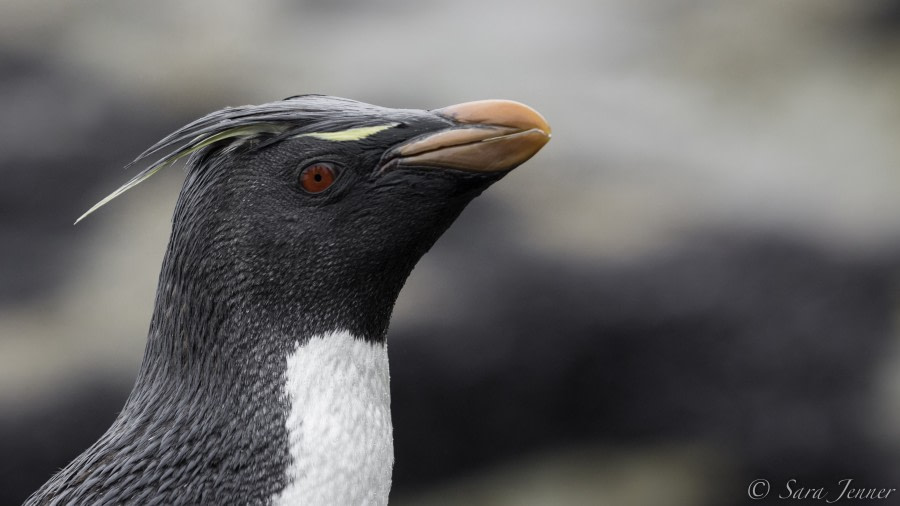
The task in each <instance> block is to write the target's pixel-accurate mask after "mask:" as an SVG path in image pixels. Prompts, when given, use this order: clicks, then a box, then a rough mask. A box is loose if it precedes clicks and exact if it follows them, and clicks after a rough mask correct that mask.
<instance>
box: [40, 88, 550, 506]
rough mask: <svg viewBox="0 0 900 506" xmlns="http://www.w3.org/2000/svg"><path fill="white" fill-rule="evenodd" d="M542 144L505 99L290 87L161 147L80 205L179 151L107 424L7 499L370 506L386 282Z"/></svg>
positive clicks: (404, 272)
mask: <svg viewBox="0 0 900 506" xmlns="http://www.w3.org/2000/svg"><path fill="white" fill-rule="evenodd" d="M550 136H551V131H550V127H549V125H548V124H547V122H546V121H545V120H544V118H543V117H542V116H541V115H540V114H539V113H537V112H536V111H535V110H533V109H531V108H530V107H528V106H525V105H523V104H520V103H517V102H513V101H506V100H485V101H478V102H468V103H463V104H459V105H454V106H450V107H445V108H441V109H435V110H415V109H391V108H385V107H379V106H374V105H370V104H366V103H362V102H357V101H354V100H349V99H344V98H338V97H330V96H322V95H301V96H296V97H290V98H288V99H285V100H281V101H277V102H271V103H266V104H262V105H255V106H241V107H230V108H226V109H223V110H220V111H216V112H213V113H210V114H208V115H206V116H204V117H202V118H200V119H198V120H196V121H194V122H192V123H189V124H187V125H185V126H184V127H182V128H180V129H179V130H177V131H175V132H174V133H172V134H170V135H168V136H166V137H165V138H163V139H162V140H160V141H159V142H158V143H157V144H155V145H154V146H152V147H151V148H150V149H148V150H147V151H146V152H144V153H142V154H141V155H140V156H139V157H138V158H137V160H136V162H139V161H143V160H146V159H148V158H149V157H151V156H154V157H155V156H161V158H159V159H158V160H157V161H156V162H154V163H151V164H149V165H148V166H147V168H145V169H144V170H142V171H140V172H139V173H138V174H137V175H136V176H135V177H134V178H133V179H131V180H130V181H129V182H128V183H126V184H125V185H124V186H122V187H121V188H119V189H118V190H116V191H115V192H113V194H111V195H110V196H109V197H107V198H105V199H103V200H102V201H100V202H99V203H98V204H97V205H95V206H94V207H93V208H91V209H90V210H89V211H88V213H85V216H86V215H88V214H90V213H91V212H93V211H95V210H96V209H97V208H99V207H100V206H102V205H104V204H106V203H107V202H109V201H110V200H112V199H114V198H115V197H117V196H118V195H120V194H122V193H123V192H125V191H127V190H129V189H130V188H133V187H134V186H136V185H137V184H139V183H140V182H142V181H144V180H146V179H147V178H148V177H150V176H152V175H153V174H154V173H156V172H158V171H159V170H161V169H162V168H164V167H166V166H169V165H172V164H173V163H174V162H176V161H178V160H180V159H182V158H184V159H186V163H185V166H186V177H185V180H184V184H183V186H182V189H181V192H180V194H179V198H178V201H177V203H176V206H175V210H174V215H173V218H172V230H171V236H170V240H169V243H168V247H167V249H166V253H165V258H164V260H163V263H162V268H161V272H160V276H159V284H158V288H157V293H156V299H155V305H154V310H153V315H152V318H151V322H150V328H149V331H148V336H147V343H146V348H145V352H144V358H143V361H142V363H141V367H140V372H139V374H138V377H137V379H136V381H135V385H134V388H133V390H132V392H131V394H130V395H129V397H128V399H127V401H126V403H125V406H124V407H123V408H122V411H121V412H120V414H119V415H118V417H117V418H116V420H115V421H114V422H113V424H112V426H111V427H110V428H109V429H108V430H107V432H106V433H105V434H104V435H103V436H102V437H101V438H100V439H99V440H98V441H97V442H96V443H94V445H92V446H91V447H90V448H88V449H87V450H86V451H85V452H84V453H82V454H81V455H80V456H78V457H77V458H76V459H75V460H73V461H72V462H71V463H70V464H69V465H68V466H66V467H65V468H63V469H62V470H61V471H59V472H58V473H57V474H55V475H54V476H53V477H52V478H51V479H50V480H49V481H48V482H46V483H45V484H44V485H43V486H42V487H41V488H40V489H39V490H37V491H36V492H35V493H34V494H32V495H31V496H30V497H29V498H28V500H27V501H26V503H25V504H27V505H47V504H91V505H93V504H146V505H156V504H159V505H163V504H165V505H181V504H192V505H193V504H216V505H224V504H253V505H257V504H258V505H288V504H304V505H315V504H386V503H387V501H388V495H389V492H390V488H391V471H392V467H393V462H394V455H393V429H392V425H391V408H390V404H391V394H390V384H389V368H388V355H387V343H386V335H387V330H388V324H389V320H390V317H391V311H392V309H393V306H394V303H395V301H396V299H397V296H398V294H399V292H400V289H401V288H402V287H403V284H404V282H405V280H406V278H407V276H408V275H409V274H410V272H411V271H412V269H413V267H414V265H415V264H416V262H417V261H418V260H419V259H420V258H421V257H422V255H423V254H425V252H426V251H428V249H429V248H430V247H431V246H432V245H433V244H434V243H435V241H436V240H437V239H438V238H439V237H440V236H441V234H442V233H443V232H444V231H445V230H446V229H447V228H448V227H449V226H450V225H451V224H452V223H453V221H454V220H455V219H456V218H457V216H458V215H459V214H460V212H462V210H463V208H465V207H466V205H467V204H468V203H469V202H470V201H471V200H472V199H473V198H475V197H476V196H478V195H479V194H480V193H481V192H482V191H484V190H485V189H486V188H487V187H489V186H490V185H491V184H493V183H495V182H496V181H498V180H499V179H501V178H502V177H504V176H505V175H506V174H507V173H509V171H511V170H512V169H514V168H515V167H517V166H518V165H520V164H522V163H523V162H525V161H526V160H528V159H529V158H531V157H532V156H533V155H534V154H535V153H537V151H538V150H540V149H541V148H542V147H543V146H544V145H545V144H546V143H547V142H548V141H549V139H550ZM160 154H162V155H160ZM132 163H134V162H132ZM82 218H84V216H82ZM82 218H79V220H80V219H82ZM76 223H77V222H76ZM486 261H489V259H486Z"/></svg>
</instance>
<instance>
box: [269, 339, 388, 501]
mask: <svg viewBox="0 0 900 506" xmlns="http://www.w3.org/2000/svg"><path fill="white" fill-rule="evenodd" d="M285 393H286V394H287V396H288V398H289V400H290V413H289V414H288V418H287V431H288V438H289V444H290V455H291V459H292V462H291V464H290V465H289V466H288V469H287V478H288V485H287V487H285V489H284V490H282V491H281V492H280V493H279V494H278V495H276V496H275V497H274V498H273V501H272V502H273V504H275V505H288V504H387V500H388V493H389V492H390V489H391V471H392V468H393V465H394V441H393V428H392V425H391V393H390V373H389V370H388V356H387V347H386V345H385V344H379V343H370V342H367V341H365V340H362V339H357V338H355V337H354V336H353V335H351V334H350V333H349V332H346V331H338V332H332V333H328V334H325V335H319V336H315V337H313V338H312V339H310V340H309V342H308V343H306V344H305V345H302V346H300V345H298V346H297V348H296V350H295V351H294V352H293V353H292V354H291V355H290V356H288V358H287V382H286V385H285Z"/></svg>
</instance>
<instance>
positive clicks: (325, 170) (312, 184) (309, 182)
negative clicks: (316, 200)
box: [299, 162, 337, 193]
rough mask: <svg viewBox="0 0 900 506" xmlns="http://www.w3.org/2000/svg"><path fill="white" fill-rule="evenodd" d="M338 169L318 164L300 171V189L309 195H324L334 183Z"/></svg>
mask: <svg viewBox="0 0 900 506" xmlns="http://www.w3.org/2000/svg"><path fill="white" fill-rule="evenodd" d="M336 178H337V169H335V167H334V165H331V164H330V163H324V162H316V163H314V164H312V165H309V166H308V167H306V168H304V169H303V170H302V171H300V180H299V183H300V188H303V189H304V190H305V191H306V192H308V193H322V192H323V191H325V190H327V189H328V187H329V186H331V185H332V183H334V180H335V179H336Z"/></svg>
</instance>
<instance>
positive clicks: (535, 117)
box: [382, 100, 550, 173]
mask: <svg viewBox="0 0 900 506" xmlns="http://www.w3.org/2000/svg"><path fill="white" fill-rule="evenodd" d="M431 113H432V114H435V115H437V116H440V117H442V118H444V119H447V120H450V121H451V122H452V123H453V126H452V127H450V128H447V129H445V130H441V131H439V132H432V133H428V134H425V135H423V136H419V137H415V138H413V139H411V140H409V141H407V142H405V143H403V144H400V145H398V146H395V147H394V148H392V149H391V150H390V151H388V152H387V153H386V154H385V158H384V165H383V169H382V170H383V171H387V170H392V169H394V168H399V167H413V166H414V167H443V168H451V169H459V170H463V171H467V172H484V173H490V172H503V171H508V170H512V169H514V168H516V167H517V166H518V165H521V164H522V163H524V162H525V161H526V160H528V159H529V158H531V157H532V156H534V154H535V153H537V152H538V151H539V150H540V149H541V148H542V147H544V144H547V142H548V141H549V140H550V125H548V124H547V121H546V120H545V119H544V117H543V116H541V115H540V114H539V113H538V112H537V111H535V110H534V109H532V108H530V107H528V106H527V105H525V104H520V103H518V102H513V101H511V100H480V101H477V102H466V103H464V104H458V105H451V106H450V107H444V108H442V109H436V110H433V111H431Z"/></svg>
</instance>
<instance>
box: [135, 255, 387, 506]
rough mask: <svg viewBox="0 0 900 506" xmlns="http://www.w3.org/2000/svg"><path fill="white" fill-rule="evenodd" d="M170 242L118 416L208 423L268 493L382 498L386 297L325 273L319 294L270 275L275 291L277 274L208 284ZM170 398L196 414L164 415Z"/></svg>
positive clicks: (235, 275)
mask: <svg viewBox="0 0 900 506" xmlns="http://www.w3.org/2000/svg"><path fill="white" fill-rule="evenodd" d="M172 253H173V251H170V252H169V256H167V258H166V260H165V261H164V266H163V272H162V275H161V278H160V284H159V289H158V291H157V300H156V305H155V310H154V315H153V319H152V322H151V326H150V333H149V336H148V342H147V348H146V352H145V356H144V361H143V364H142V367H141V373H140V375H139V378H138V381H137V383H136V386H135V390H134V392H133V393H132V395H131V397H130V398H129V400H128V403H127V404H126V407H125V409H124V410H123V416H122V418H126V419H131V420H142V422H141V423H134V424H131V425H132V427H142V426H150V427H157V428H158V427H159V426H160V425H163V426H166V429H164V430H166V431H169V432H180V433H182V434H184V433H193V434H196V435H197V436H198V437H200V438H209V437H210V434H215V437H217V438H218V443H217V444H218V445H220V451H221V452H223V453H225V454H228V455H229V458H233V459H238V458H239V456H241V455H243V457H240V458H241V459H243V460H241V461H240V462H238V461H237V460H235V461H234V462H232V466H233V467H234V468H238V469H244V468H253V469H256V470H257V472H259V473H265V476H257V477H255V480H256V481H253V482H251V484H250V485H249V486H252V487H257V488H258V487H260V486H262V490H261V491H260V492H261V493H262V492H265V493H266V494H268V496H267V497H268V498H269V499H270V500H271V502H272V503H273V504H297V503H303V504H306V503H308V504H344V503H346V504H354V503H365V504H384V503H386V502H387V496H388V492H389V490H390V485H391V471H392V467H393V436H392V425H391V417H390V389H389V369H388V357H387V348H386V343H385V334H386V332H387V324H388V319H389V316H390V311H391V308H392V305H393V301H394V298H390V299H389V300H388V301H387V302H388V303H387V304H385V302H384V301H373V300H372V299H371V298H367V297H364V296H363V297H360V296H359V295H358V294H355V293H351V292H352V290H351V289H350V286H353V285H352V284H347V285H346V286H341V284H340V283H330V284H328V285H325V286H330V287H331V288H332V289H333V291H332V292H331V293H330V294H328V295H327V297H326V294H317V293H312V292H306V293H305V294H304V293H302V292H301V293H297V292H296V291H293V292H292V291H289V290H286V289H285V287H283V286H278V283H275V287H276V292H278V294H279V295H283V296H279V295H275V296H273V295H272V292H271V287H272V283H271V282H270V283H269V284H266V285H265V286H266V291H264V292H263V291H259V290H258V289H257V288H256V287H257V286H263V285H264V283H256V282H254V278H253V276H251V274H253V273H252V272H250V273H248V272H246V271H245V272H242V271H240V270H235V271H231V272H230V273H229V274H227V275H224V276H219V277H218V278H217V279H221V280H222V282H221V283H217V282H213V281H211V280H210V275H209V274H210V273H209V271H207V270H206V269H208V268H209V267H208V266H204V265H202V264H198V263H195V262H185V261H184V260H183V259H181V258H178V257H176V256H173V255H172ZM218 268H220V267H216V269H218ZM398 291H399V289H398ZM364 295H365V294H364ZM323 301H325V302H326V304H325V305H323V304H322V302H323ZM328 301H330V302H328ZM338 301H340V302H341V304H340V305H338V304H337V302H338ZM328 308H330V311H329V310H327V309H328ZM357 314H358V315H361V317H360V318H356V319H354V318H353V316H355V315H357ZM362 315H364V316H362ZM335 316H337V318H335ZM329 322H330V323H329ZM173 410H174V411H177V412H179V413H191V416H189V417H180V419H181V422H173V421H172V420H160V417H161V416H162V417H165V416H168V415H166V414H165V413H166V412H169V411H173ZM172 423H184V424H186V426H182V427H177V426H171V425H170V424H172ZM136 437H138V438H139V437H141V436H140V435H137V436H136ZM238 447H240V449H239V448H238ZM248 448H250V449H252V450H251V451H247V449H248ZM194 458H195V459H196V460H199V462H198V463H197V465H198V466H199V468H202V467H203V466H204V465H206V464H207V463H205V462H203V459H205V456H203V455H202V454H197V455H195V456H194ZM216 465H217V468H218V469H220V470H221V469H222V465H221V464H216ZM217 472H221V471H217ZM237 479H242V478H237ZM248 480H249V479H248Z"/></svg>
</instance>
